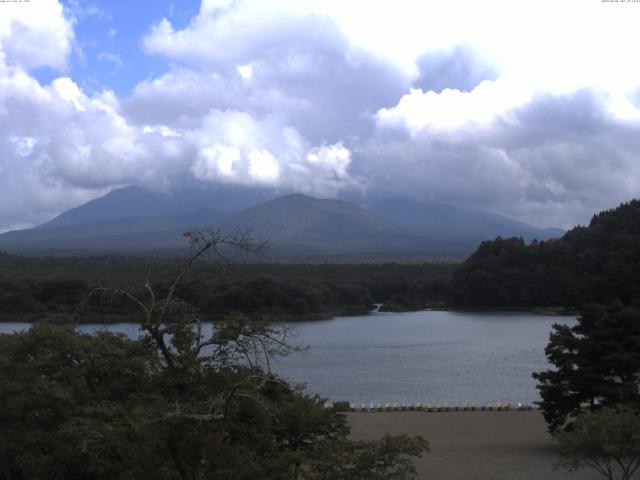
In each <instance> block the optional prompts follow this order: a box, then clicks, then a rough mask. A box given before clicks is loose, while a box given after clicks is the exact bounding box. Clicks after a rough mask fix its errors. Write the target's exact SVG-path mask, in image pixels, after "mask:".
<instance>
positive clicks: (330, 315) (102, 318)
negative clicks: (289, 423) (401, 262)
mask: <svg viewBox="0 0 640 480" xmlns="http://www.w3.org/2000/svg"><path fill="white" fill-rule="evenodd" d="M380 305H381V306H382V305H384V304H380ZM427 311H429V312H459V313H473V312H476V313H530V314H532V315H539V316H544V317H546V316H551V317H571V316H577V315H579V314H580V310H579V309H574V308H565V307H549V308H542V307H533V308H517V307H512V308H481V307H474V308H452V307H447V306H438V307H426V308H421V309H417V310H416V309H410V310H384V309H383V308H377V309H374V310H367V311H359V312H354V311H349V310H347V311H330V312H315V313H307V314H301V315H296V314H279V315H273V316H272V317H271V318H269V321H271V322H283V323H296V322H308V321H322V320H333V319H334V318H336V317H360V316H366V315H370V314H375V313H383V314H387V313H388V314H390V313H413V312H427ZM47 315H49V316H51V317H52V318H51V319H50V320H51V321H53V322H55V321H56V317H60V318H62V317H65V316H69V317H73V316H75V315H78V314H75V313H53V314H52V313H50V312H43V313H16V314H9V313H3V314H0V323H13V322H17V323H36V322H38V321H41V320H42V317H43V316H47ZM246 315H247V316H249V317H250V316H252V315H256V316H258V315H262V316H264V317H268V316H269V315H265V314H259V313H250V314H246ZM221 318H222V315H216V316H214V315H211V316H204V317H203V319H202V321H203V322H216V321H218V320H220V319H221ZM68 323H78V324H81V325H82V324H94V323H100V324H116V323H139V322H138V320H136V319H135V318H132V317H130V316H118V315H111V314H97V313H92V314H88V315H86V316H85V317H84V318H83V319H80V320H79V321H76V322H68Z"/></svg>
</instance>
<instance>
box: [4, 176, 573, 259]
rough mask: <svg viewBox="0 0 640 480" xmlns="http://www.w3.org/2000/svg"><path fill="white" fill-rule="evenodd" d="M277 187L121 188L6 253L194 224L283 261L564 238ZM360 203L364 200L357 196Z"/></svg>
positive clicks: (392, 255)
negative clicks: (243, 239)
mask: <svg viewBox="0 0 640 480" xmlns="http://www.w3.org/2000/svg"><path fill="white" fill-rule="evenodd" d="M276 194H277V192H276V191H275V190H271V189H256V188H249V187H234V186H221V187H218V188H215V189H211V190H207V189H195V188H193V189H183V190H179V191H176V192H172V193H165V192H154V191H150V190H146V189H143V188H141V187H137V186H130V187H125V188H119V189H115V190H113V191H111V192H109V193H108V194H106V195H105V196H103V197H101V198H97V199H95V200H92V201H90V202H87V203H85V204H84V205H81V206H79V207H77V208H73V209H71V210H68V211H66V212H64V213H62V214H60V215H59V216H57V217H55V218H54V219H52V220H50V221H49V222H47V223H45V224H43V225H40V226H37V227H35V228H31V229H28V230H21V231H14V232H8V233H6V234H3V235H0V249H6V250H10V251H22V252H34V251H36V250H38V251H40V252H49V253H54V252H58V253H73V252H76V253H78V251H79V250H86V251H87V253H91V252H93V253H115V252H119V253H123V252H129V253H131V252H137V253H145V252H146V253H151V252H157V251H159V250H172V251H175V249H181V248H184V247H185V240H184V238H183V236H182V233H183V232H184V231H185V230H186V229H188V228H190V227H193V226H203V225H217V226H219V227H224V228H227V229H236V228H247V229H250V230H252V231H253V232H254V234H255V235H256V236H257V237H259V238H261V239H266V240H268V241H269V242H270V243H271V245H272V248H271V250H270V251H271V254H272V256H274V257H277V258H298V259H300V258H302V257H309V258H323V259H327V258H328V257H336V258H338V257H342V258H352V259H364V258H368V259H371V258H373V259H378V258H384V259H389V260H400V259H417V260H419V259H424V258H426V257H456V258H460V257H463V256H466V255H468V254H470V253H471V252H472V251H473V250H474V249H475V248H476V247H477V246H478V245H479V244H480V242H481V241H482V240H485V239H491V238H495V237H496V236H498V235H500V236H503V237H510V236H517V237H523V238H525V239H527V240H530V239H533V238H538V239H546V238H550V237H553V236H560V235H561V234H562V233H563V232H562V231H553V230H542V229H537V228H535V227H532V226H530V225H526V224H524V223H521V222H517V221H515V220H512V219H509V218H507V217H502V216H500V215H495V214H491V213H487V212H482V211H479V210H471V209H464V208H460V207H454V206H451V205H445V204H439V203H435V202H418V201H411V200H405V199H397V198H396V199H392V198H386V199H374V200H368V201H367V202H365V203H362V202H360V204H356V202H346V201H344V200H321V199H316V198H312V197H309V196H305V195H301V194H292V195H286V196H284V197H278V198H274V196H275V195H276ZM359 200H361V199H359Z"/></svg>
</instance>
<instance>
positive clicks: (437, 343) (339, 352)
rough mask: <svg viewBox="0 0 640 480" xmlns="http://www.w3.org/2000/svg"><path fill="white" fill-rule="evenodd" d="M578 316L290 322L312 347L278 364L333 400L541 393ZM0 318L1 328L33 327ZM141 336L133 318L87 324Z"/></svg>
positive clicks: (476, 398)
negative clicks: (561, 330)
mask: <svg viewBox="0 0 640 480" xmlns="http://www.w3.org/2000/svg"><path fill="white" fill-rule="evenodd" d="M575 322H576V320H575V318H574V317H549V316H539V315H532V314H528V313H512V312H509V313H507V312H500V313H496V312H482V313H478V312H451V311H447V312H440V311H420V312H410V313H382V312H376V313H372V314H369V315H363V316H354V317H336V318H334V319H331V320H320V321H317V320H316V321H309V322H296V323H290V324H288V325H289V326H290V328H291V330H292V333H293V334H294V338H295V342H296V343H298V344H302V345H308V346H309V347H310V348H309V350H308V351H306V352H302V353H296V354H294V355H291V356H289V357H286V358H283V359H280V360H278V361H277V362H276V363H275V365H274V370H276V371H277V372H278V373H280V374H282V375H283V376H285V377H286V378H288V379H289V380H291V381H292V382H294V383H302V382H306V384H307V385H308V387H307V391H308V392H309V393H318V394H320V395H322V396H324V397H327V398H329V399H330V400H332V401H336V400H349V401H351V402H355V403H363V402H365V403H367V404H368V403H369V402H375V403H377V402H381V403H385V402H390V403H392V402H406V403H409V402H423V403H433V404H438V403H445V402H447V403H449V404H450V405H460V404H464V403H467V402H469V403H474V404H476V405H483V404H486V403H489V402H491V403H495V402H509V403H512V404H516V403H518V402H522V403H533V402H534V401H537V400H538V399H539V396H538V392H537V390H536V388H535V381H534V380H533V378H531V373H532V372H534V371H540V370H544V369H547V368H549V365H548V363H547V361H546V358H545V356H544V347H545V346H546V344H547V342H548V340H549V333H550V331H551V325H552V324H554V323H566V324H569V325H573V324H575ZM28 327H29V324H26V323H0V332H11V331H16V330H20V329H24V328H28ZM79 329H80V330H81V331H84V332H91V331H95V330H98V329H105V330H110V331H119V332H124V333H127V334H128V335H130V336H133V337H135V336H136V334H137V331H138V327H137V325H135V324H127V323H121V324H113V325H96V324H87V325H81V326H80V327H79Z"/></svg>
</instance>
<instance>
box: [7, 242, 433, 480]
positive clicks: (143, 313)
mask: <svg viewBox="0 0 640 480" xmlns="http://www.w3.org/2000/svg"><path fill="white" fill-rule="evenodd" d="M189 238H190V242H191V246H192V253H191V255H190V256H189V257H188V259H187V260H186V262H184V264H183V265H182V267H181V268H180V270H179V271H178V274H177V275H176V276H175V277H174V280H173V281H172V282H170V283H169V284H168V285H163V286H161V287H160V288H157V287H156V286H154V285H152V284H151V283H150V282H149V281H146V282H145V283H144V285H143V288H142V289H141V294H140V295H138V294H137V293H134V292H132V291H130V290H128V289H124V288H110V287H100V288H97V289H95V290H93V291H92V292H91V295H90V298H92V299H93V298H97V297H99V296H101V298H102V299H108V298H114V299H123V301H124V302H128V303H129V304H131V305H135V306H136V308H137V309H138V311H139V319H140V332H141V336H140V339H139V340H130V339H128V338H126V337H125V336H123V335H116V334H110V333H105V332H102V333H97V334H95V335H92V336H90V335H84V334H80V333H78V332H76V331H75V330H74V329H73V327H71V326H64V325H54V324H51V323H40V324H35V325H34V326H33V327H32V328H31V329H30V330H28V331H26V332H22V333H16V334H13V335H0V480H27V479H28V480H45V479H46V480H49V479H52V480H58V479H60V480H62V479H65V480H74V479H78V480H80V479H88V478H90V479H95V480H101V479H104V480H107V479H126V480H129V479H131V480H134V479H135V480H147V479H153V480H183V479H184V480H187V479H189V480H193V479H211V480H216V479H220V480H222V479H225V480H227V479H229V480H253V479H256V478H261V479H265V480H284V479H288V480H297V479H301V478H318V477H316V476H313V475H315V472H316V471H328V470H330V469H334V470H335V469H337V470H335V471H336V472H338V473H339V474H338V475H335V476H333V478H342V479H345V480H346V479H356V478H380V479H395V478H403V479H411V478H415V476H414V470H413V466H412V463H411V458H413V457H415V456H420V455H421V454H422V453H423V452H425V451H426V450H427V447H428V445H427V444H426V442H425V441H424V440H423V439H422V438H421V437H415V438H410V437H406V436H398V437H384V438H383V439H380V440H374V441H370V442H353V441H351V440H349V439H348V433H349V429H348V427H347V424H346V418H345V415H344V414H343V413H340V412H339V410H340V408H336V409H329V408H325V407H324V400H323V399H321V398H319V397H317V396H314V397H311V396H308V395H306V394H304V393H303V392H302V391H300V390H298V389H294V388H291V387H290V386H289V385H288V384H287V382H286V381H284V380H282V379H280V378H278V377H277V376H275V375H273V374H272V373H271V370H270V363H271V359H272V358H273V357H275V356H280V355H286V354H289V353H293V352H296V351H297V350H299V349H298V348H297V347H296V346H294V345H290V344H289V343H288V342H287V331H286V328H285V327H284V326H277V325H273V324H270V323H269V322H265V321H255V320H252V319H249V318H247V317H245V316H243V315H240V314H234V315H227V316H225V317H224V319H223V320H222V321H220V322H218V323H216V324H215V325H212V330H211V333H210V334H209V335H205V334H203V333H202V328H201V322H200V320H199V318H198V316H197V312H196V311H195V310H194V308H193V307H192V306H191V305H189V304H188V303H187V302H185V301H183V300H182V299H181V298H180V297H179V286H180V284H181V282H182V280H183V279H184V278H185V276H186V275H187V274H188V273H189V272H190V271H191V269H192V267H193V265H194V262H195V261H196V260H198V259H202V258H204V257H205V256H206V255H208V254H209V255H213V256H214V257H219V255H220V248H221V247H224V246H233V247H236V248H238V249H241V250H243V251H249V252H252V251H255V250H256V249H255V248H254V247H253V246H252V244H251V243H249V242H248V239H247V238H246V237H243V236H240V237H225V236H218V235H217V233H216V232H209V231H205V232H193V233H191V234H190V235H189ZM68 286H69V285H68V284H64V283H63V284H60V285H56V286H55V288H51V289H46V290H45V292H47V293H46V294H44V296H43V298H61V296H63V295H67V294H68V292H69V289H68V288H67V287H68ZM261 288H262V287H261ZM71 291H72V292H73V291H75V290H74V289H73V288H71ZM350 301H351V300H350ZM336 448H338V449H339V450H344V452H351V453H350V454H349V455H345V454H344V453H343V454H342V455H341V456H331V455H328V454H325V453H323V452H335V451H336ZM381 460H382V462H381ZM354 462H356V466H357V468H355V469H354V468H353V465H354ZM332 471H333V470H332ZM400 474H401V476H399V475H400Z"/></svg>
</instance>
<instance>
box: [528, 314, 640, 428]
mask: <svg viewBox="0 0 640 480" xmlns="http://www.w3.org/2000/svg"><path fill="white" fill-rule="evenodd" d="M545 353H546V355H547V358H548V359H549V362H550V363H551V364H553V365H554V366H555V369H554V370H548V371H545V372H538V373H534V374H533V376H534V378H535V379H536V380H538V382H539V384H538V389H539V390H540V396H541V397H542V401H541V402H540V407H541V409H542V412H543V414H544V417H545V420H546V421H547V423H548V424H549V430H550V431H555V430H559V429H563V428H565V427H568V428H571V421H572V419H573V418H574V417H575V416H577V415H578V414H579V413H580V412H581V411H582V410H583V409H584V408H587V409H590V410H597V409H600V408H602V407H606V406H611V405H617V404H627V405H631V406H635V407H636V408H639V407H640V392H639V386H640V310H639V309H638V308H634V307H624V306H623V305H622V304H621V303H620V302H616V303H615V304H612V305H608V306H600V305H590V306H589V307H587V308H586V309H585V310H584V312H583V314H582V316H581V317H580V318H579V321H578V324H577V325H575V326H573V327H569V326H567V325H554V327H553V332H552V333H551V336H550V341H549V344H548V345H547V347H546V349H545Z"/></svg>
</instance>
